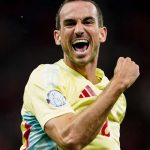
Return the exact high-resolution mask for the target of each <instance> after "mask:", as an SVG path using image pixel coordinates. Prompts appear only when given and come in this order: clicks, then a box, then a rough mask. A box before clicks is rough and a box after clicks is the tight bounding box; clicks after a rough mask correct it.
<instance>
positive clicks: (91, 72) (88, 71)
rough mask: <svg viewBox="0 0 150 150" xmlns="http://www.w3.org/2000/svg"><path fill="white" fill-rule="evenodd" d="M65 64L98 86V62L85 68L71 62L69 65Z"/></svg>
mask: <svg viewBox="0 0 150 150" xmlns="http://www.w3.org/2000/svg"><path fill="white" fill-rule="evenodd" d="M65 63H66V65H68V66H69V67H71V68H72V69H73V70H75V71H77V72H79V73H80V74H82V75H83V76H84V77H85V78H86V79H87V80H89V81H91V82H92V83H93V84H97V83H98V82H99V81H98V79H97V78H96V67H97V60H96V61H94V62H90V63H88V64H87V65H84V66H79V65H76V64H73V63H71V62H69V63H68V62H66V61H65Z"/></svg>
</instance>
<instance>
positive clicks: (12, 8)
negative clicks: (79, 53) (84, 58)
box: [0, 0, 150, 150]
mask: <svg viewBox="0 0 150 150" xmlns="http://www.w3.org/2000/svg"><path fill="white" fill-rule="evenodd" d="M61 2H62V0H51V1H50V0H0V71H1V72H0V149H1V150H17V149H19V147H20V145H21V132H20V123H21V115H20V111H21V107H22V97H23V91H24V87H25V84H26V82H27V80H28V77H29V75H30V73H31V71H32V70H33V69H34V68H35V67H37V66H38V65H39V64H41V63H53V62H55V61H57V60H58V59H59V58H62V56H63V55H62V50H61V49H60V48H59V47H57V46H55V44H54V40H53V30H54V29H55V14H56V9H57V8H58V6H59V5H60V3H61ZM97 2H98V3H99V4H100V5H101V7H102V10H103V15H104V23H105V26H106V27H107V28H108V38H107V41H106V43H105V44H103V45H102V47H101V52H100V59H99V63H98V66H99V67H101V68H102V69H103V70H105V73H106V75H107V76H108V77H109V78H111V77H112V75H113V69H114V66H115V64H116V61H117V59H118V57H119V56H124V57H126V56H129V57H131V58H132V59H133V60H135V61H136V62H137V63H138V64H139V65H140V71H141V75H140V77H139V79H138V80H137V82H136V83H135V84H134V85H133V86H132V87H131V88H130V89H129V90H128V91H127V92H125V95H126V97H127V105H128V107H127V113H126V117H125V119H124V121H123V124H122V125H121V148H122V150H150V131H149V130H150V78H149V76H150V71H149V69H150V53H149V51H150V13H149V9H150V1H149V0H142V1H139V2H138V1H136V0H135V1H134V0H97Z"/></svg>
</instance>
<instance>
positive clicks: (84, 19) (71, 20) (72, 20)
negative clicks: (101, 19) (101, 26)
mask: <svg viewBox="0 0 150 150" xmlns="http://www.w3.org/2000/svg"><path fill="white" fill-rule="evenodd" d="M86 20H93V21H95V18H94V17H92V16H88V17H85V18H83V19H82V21H86ZM70 22H76V19H72V18H68V19H65V20H64V21H63V24H67V23H70Z"/></svg>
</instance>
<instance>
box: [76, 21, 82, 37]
mask: <svg viewBox="0 0 150 150" xmlns="http://www.w3.org/2000/svg"><path fill="white" fill-rule="evenodd" d="M74 33H75V35H76V36H77V37H80V36H82V35H83V34H84V27H83V25H82V23H81V22H78V23H77V24H76V26H75V31H74Z"/></svg>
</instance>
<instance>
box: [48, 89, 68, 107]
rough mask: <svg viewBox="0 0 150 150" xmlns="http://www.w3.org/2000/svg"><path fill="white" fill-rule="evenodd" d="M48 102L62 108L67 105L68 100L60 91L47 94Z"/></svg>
mask: <svg viewBox="0 0 150 150" xmlns="http://www.w3.org/2000/svg"><path fill="white" fill-rule="evenodd" d="M47 102H48V104H51V105H53V106H55V107H61V106H63V105H65V104H66V98H65V97H64V96H63V95H62V93H60V92H59V91H56V90H52V91H49V92H48V94H47Z"/></svg>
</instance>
